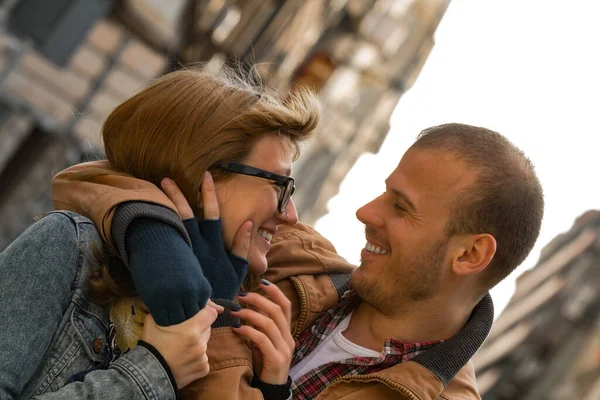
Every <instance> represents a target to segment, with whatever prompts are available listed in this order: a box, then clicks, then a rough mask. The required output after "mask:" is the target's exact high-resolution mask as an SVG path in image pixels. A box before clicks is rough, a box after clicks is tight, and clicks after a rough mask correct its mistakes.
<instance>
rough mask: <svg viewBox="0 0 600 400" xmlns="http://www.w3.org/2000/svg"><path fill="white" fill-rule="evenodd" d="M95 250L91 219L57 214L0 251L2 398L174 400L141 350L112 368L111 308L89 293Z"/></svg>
mask: <svg viewBox="0 0 600 400" xmlns="http://www.w3.org/2000/svg"><path fill="white" fill-rule="evenodd" d="M94 248H96V249H97V250H100V251H101V250H102V240H101V238H100V236H99V234H98V232H97V231H96V228H95V227H94V224H93V223H92V221H90V220H89V219H87V218H85V217H83V216H81V215H78V214H75V213H72V212H67V211H55V212H52V213H49V214H46V215H45V216H44V217H43V218H41V219H40V220H39V221H38V222H36V223H35V224H33V225H32V226H30V227H29V228H28V229H27V230H26V231H25V232H24V233H23V234H22V235H21V236H19V237H18V238H17V239H16V240H15V241H14V242H13V243H12V244H11V245H10V246H9V247H7V248H6V249H5V250H4V251H3V252H2V253H0V399H2V400H3V399H30V398H35V399H82V398H86V399H96V398H97V399H174V398H176V392H175V390H174V389H173V387H172V385H171V383H170V381H169V377H168V375H167V372H166V371H165V370H164V368H163V367H162V365H161V364H160V362H159V361H158V360H157V359H156V357H154V355H152V353H151V352H150V351H148V350H147V349H146V348H144V347H142V346H137V347H136V348H135V349H133V350H132V351H130V352H128V353H126V354H124V355H123V356H121V357H120V358H119V359H117V360H116V361H115V362H113V363H112V364H110V365H107V360H108V357H109V354H108V347H107V336H108V326H109V318H108V310H107V309H106V308H104V307H101V306H99V305H97V304H95V303H94V302H93V301H92V299H91V296H90V293H89V289H88V288H89V284H88V280H89V276H90V272H91V271H92V269H93V268H94V267H96V266H97V263H96V261H95V258H94V256H93V251H94ZM96 367H100V369H96V370H94V371H92V372H90V373H88V374H86V375H85V377H84V379H83V381H81V382H72V383H69V379H70V378H71V377H72V376H74V375H76V374H78V373H80V372H82V371H86V370H89V369H92V368H96Z"/></svg>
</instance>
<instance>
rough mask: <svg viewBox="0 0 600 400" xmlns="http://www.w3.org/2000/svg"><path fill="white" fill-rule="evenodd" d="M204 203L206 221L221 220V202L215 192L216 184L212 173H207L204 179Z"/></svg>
mask: <svg viewBox="0 0 600 400" xmlns="http://www.w3.org/2000/svg"><path fill="white" fill-rule="evenodd" d="M201 190H202V203H203V208H204V219H215V220H216V219H219V202H218V201H217V192H216V191H215V182H214V181H213V178H212V175H211V174H210V172H208V171H206V172H205V173H204V177H203V179H202V189H201Z"/></svg>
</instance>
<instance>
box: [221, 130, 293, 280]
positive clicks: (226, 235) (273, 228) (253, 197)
mask: <svg viewBox="0 0 600 400" xmlns="http://www.w3.org/2000/svg"><path fill="white" fill-rule="evenodd" d="M292 154H293V152H292V143H291V140H290V139H289V138H287V137H284V136H278V135H275V134H273V135H266V136H264V137H262V138H261V139H259V140H258V141H257V142H256V143H255V144H254V147H253V148H252V150H251V151H250V154H249V155H248V157H246V158H245V159H244V160H242V161H241V163H243V164H245V165H249V166H252V167H255V168H260V169H263V170H265V171H269V172H273V173H276V174H279V175H285V176H289V175H290V174H291V169H292V161H293V160H292ZM215 188H216V193H217V199H218V201H219V207H220V215H221V220H222V223H223V240H224V241H225V245H226V247H227V248H229V249H230V248H231V246H232V244H233V239H234V238H235V235H236V233H237V232H238V230H239V228H240V226H242V224H243V223H244V222H246V221H248V220H251V221H252V223H253V225H252V235H251V242H250V249H249V251H248V263H249V265H248V271H249V272H250V273H252V274H255V275H259V274H262V273H264V272H265V270H266V269H267V252H268V251H269V248H270V247H271V243H270V242H271V237H272V236H273V235H274V234H275V233H276V232H277V226H278V225H280V224H289V225H293V224H295V223H296V222H297V221H298V215H297V212H296V206H295V205H294V201H293V200H292V199H290V201H289V203H288V205H287V208H286V212H284V213H283V214H282V213H279V211H278V210H277V205H278V202H279V197H280V195H281V190H282V188H281V187H279V186H277V185H275V184H274V182H273V181H269V180H267V179H264V178H259V177H255V176H248V175H241V174H233V176H232V177H231V178H230V179H227V180H226V181H224V182H218V181H217V182H215Z"/></svg>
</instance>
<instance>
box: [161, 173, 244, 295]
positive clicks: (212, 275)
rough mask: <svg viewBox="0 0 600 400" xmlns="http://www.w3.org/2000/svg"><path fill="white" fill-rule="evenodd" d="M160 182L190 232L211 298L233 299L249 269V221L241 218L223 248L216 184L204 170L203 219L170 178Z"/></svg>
mask: <svg viewBox="0 0 600 400" xmlns="http://www.w3.org/2000/svg"><path fill="white" fill-rule="evenodd" d="M161 186H162V188H163V190H164V191H165V193H166V194H167V197H169V199H170V200H171V201H172V202H173V204H175V207H176V208H177V211H178V212H179V215H181V218H182V219H183V224H184V225H185V228H186V230H187V232H188V234H189V236H190V240H191V242H192V248H193V251H194V254H195V255H196V258H197V259H198V261H199V262H200V266H201V268H202V271H203V272H204V276H206V279H207V280H208V282H209V283H210V285H211V287H212V298H214V299H218V298H221V299H229V300H233V298H234V297H235V294H236V293H237V292H238V290H239V288H240V285H241V284H242V282H243V280H244V278H245V277H246V272H247V270H248V260H247V259H246V258H247V257H248V251H249V249H250V241H251V237H252V221H246V222H244V223H243V224H242V225H241V226H240V228H239V229H238V231H237V233H236V235H235V238H234V240H233V246H232V248H231V251H228V250H226V249H225V246H224V244H223V233H222V227H221V220H220V219H219V202H218V200H217V195H216V192H215V184H214V182H213V179H212V176H211V174H210V173H209V172H208V171H207V172H206V173H205V174H204V179H203V181H202V199H203V201H204V219H203V220H202V221H198V220H197V219H196V217H195V216H194V213H193V212H192V209H191V207H190V205H189V204H188V202H187V200H186V198H185V196H184V195H183V193H182V192H181V190H179V188H178V187H177V185H176V184H175V182H174V181H172V180H171V179H168V178H165V179H163V180H162V182H161Z"/></svg>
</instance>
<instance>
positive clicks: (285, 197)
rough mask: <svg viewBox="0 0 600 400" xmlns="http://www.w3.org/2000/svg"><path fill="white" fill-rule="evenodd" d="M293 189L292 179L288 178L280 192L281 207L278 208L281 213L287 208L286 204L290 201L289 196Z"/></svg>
mask: <svg viewBox="0 0 600 400" xmlns="http://www.w3.org/2000/svg"><path fill="white" fill-rule="evenodd" d="M294 191H295V187H294V181H293V180H291V179H290V180H289V181H288V183H287V185H285V188H284V189H283V192H282V193H281V207H280V210H279V212H280V213H282V214H283V213H284V212H285V209H286V208H287V205H288V203H289V202H290V197H292V194H294Z"/></svg>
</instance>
